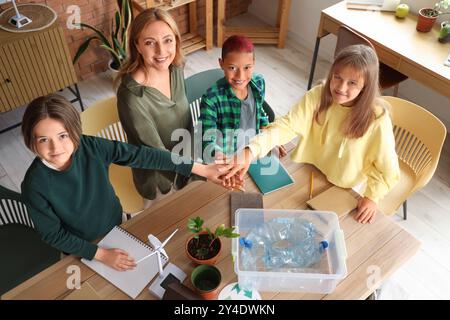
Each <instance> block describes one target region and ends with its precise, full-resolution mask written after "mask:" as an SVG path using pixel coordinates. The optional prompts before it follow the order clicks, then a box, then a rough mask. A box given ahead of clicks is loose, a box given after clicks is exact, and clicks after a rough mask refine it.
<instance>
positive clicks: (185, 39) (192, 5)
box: [132, 0, 213, 54]
mask: <svg viewBox="0 0 450 320" xmlns="http://www.w3.org/2000/svg"><path fill="white" fill-rule="evenodd" d="M132 5H133V9H134V10H135V11H136V12H137V13H139V12H141V11H143V10H145V9H148V8H154V7H158V8H160V9H162V10H166V11H170V10H173V9H175V8H178V7H181V6H184V5H188V6H189V32H188V33H186V34H183V35H181V48H182V49H183V51H184V53H185V54H189V53H191V52H194V51H197V50H200V49H202V48H205V49H206V50H209V49H211V48H212V46H213V0H206V1H205V37H204V38H203V37H202V36H201V35H199V34H198V32H197V27H198V25H197V21H198V18H197V1H196V0H176V1H172V4H167V3H166V2H163V1H161V2H158V1H155V0H134V1H132Z"/></svg>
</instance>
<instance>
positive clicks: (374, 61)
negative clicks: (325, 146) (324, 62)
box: [314, 44, 384, 138]
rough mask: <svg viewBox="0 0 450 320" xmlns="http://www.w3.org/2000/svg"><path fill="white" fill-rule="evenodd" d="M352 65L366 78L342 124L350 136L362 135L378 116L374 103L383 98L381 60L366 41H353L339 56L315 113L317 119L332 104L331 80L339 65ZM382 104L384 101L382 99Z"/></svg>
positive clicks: (327, 79) (344, 130) (346, 133)
mask: <svg viewBox="0 0 450 320" xmlns="http://www.w3.org/2000/svg"><path fill="white" fill-rule="evenodd" d="M342 67H351V68H353V69H354V70H356V71H357V72H359V73H360V75H361V76H362V77H363V78H364V88H363V89H362V90H361V92H360V93H359V95H358V97H356V98H355V101H354V104H353V106H352V108H351V112H350V113H349V115H348V117H347V119H346V120H345V121H344V123H343V124H342V130H343V133H344V135H345V136H346V137H347V138H359V137H362V136H363V135H364V134H365V133H366V131H367V129H368V128H369V126H370V125H371V124H372V122H373V121H374V120H375V118H376V114H375V105H376V103H378V101H379V100H381V99H380V98H379V97H380V88H379V62H378V57H377V54H376V53H375V51H374V50H373V49H372V48H371V47H369V46H366V45H360V44H358V45H352V46H348V47H345V48H344V49H342V50H341V51H340V52H339V54H338V55H337V56H336V58H335V60H334V62H333V65H332V66H331V69H330V72H329V73H328V76H327V78H326V80H325V84H324V85H323V89H322V94H321V97H320V104H319V106H318V108H317V109H316V112H315V114H314V120H315V121H316V122H317V123H319V124H320V123H321V121H320V119H321V116H322V114H324V113H325V112H326V111H327V110H328V108H329V107H330V106H331V105H332V104H333V97H332V96H331V91H330V82H331V79H332V77H333V74H334V73H335V72H336V70H337V69H339V68H342ZM380 104H381V105H384V104H382V103H380Z"/></svg>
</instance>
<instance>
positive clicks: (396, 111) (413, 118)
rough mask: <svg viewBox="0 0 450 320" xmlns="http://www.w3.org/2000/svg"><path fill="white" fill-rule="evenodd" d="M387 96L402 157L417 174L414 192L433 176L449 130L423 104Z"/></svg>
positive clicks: (397, 150) (400, 158) (396, 144)
mask: <svg viewBox="0 0 450 320" xmlns="http://www.w3.org/2000/svg"><path fill="white" fill-rule="evenodd" d="M383 98H384V100H385V101H387V102H388V103H389V104H390V105H391V106H392V123H393V126H394V136H395V149H396V152H397V155H398V158H399V160H400V161H402V162H403V163H405V164H406V165H408V167H410V168H411V170H412V171H413V172H414V174H415V175H416V185H415V186H414V189H413V190H412V191H411V193H412V192H414V191H415V190H417V189H419V188H422V187H423V186H424V185H426V184H427V183H428V182H429V181H430V179H431V178H432V176H433V174H434V172H435V170H436V167H437V165H438V162H439V157H440V154H441V150H442V146H443V144H444V140H445V137H446V134H447V130H446V128H445V126H444V124H443V123H442V122H441V121H440V120H439V119H438V118H437V117H436V116H434V115H433V114H432V113H431V112H429V111H427V110H425V109H424V108H422V107H421V106H419V105H417V104H415V103H412V102H410V101H406V100H404V99H400V98H396V97H388V96H384V97H383Z"/></svg>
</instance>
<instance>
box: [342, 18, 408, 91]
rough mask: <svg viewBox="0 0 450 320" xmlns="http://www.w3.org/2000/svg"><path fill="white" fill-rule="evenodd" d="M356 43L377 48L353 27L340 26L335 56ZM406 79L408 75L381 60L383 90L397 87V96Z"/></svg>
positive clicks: (381, 84)
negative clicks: (401, 83)
mask: <svg viewBox="0 0 450 320" xmlns="http://www.w3.org/2000/svg"><path fill="white" fill-rule="evenodd" d="M354 44H365V45H367V46H369V47H371V48H372V49H374V50H375V48H374V47H373V45H372V44H371V43H370V41H369V40H368V39H366V38H365V37H363V36H362V35H360V34H359V33H357V32H356V31H353V30H352V29H350V28H348V27H346V26H340V27H339V30H338V34H337V42H336V49H335V51H334V56H335V57H336V56H337V54H338V53H339V51H341V50H342V49H343V48H345V47H348V46H350V45H354ZM406 79H408V77H407V76H405V75H404V74H403V73H400V72H398V71H397V70H395V69H392V68H391V67H389V66H388V65H386V64H384V63H383V62H381V61H380V80H379V83H380V89H381V90H384V89H388V88H391V87H395V88H394V96H397V94H398V87H399V84H400V82H402V81H404V80H406Z"/></svg>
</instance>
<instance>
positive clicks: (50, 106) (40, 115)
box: [22, 94, 81, 153]
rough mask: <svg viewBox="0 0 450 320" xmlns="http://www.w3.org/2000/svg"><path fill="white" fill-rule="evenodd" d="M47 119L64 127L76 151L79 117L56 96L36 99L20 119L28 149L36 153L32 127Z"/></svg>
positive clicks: (78, 139)
mask: <svg viewBox="0 0 450 320" xmlns="http://www.w3.org/2000/svg"><path fill="white" fill-rule="evenodd" d="M47 118H51V119H55V120H58V121H60V122H61V123H62V124H63V125H64V128H65V129H66V130H67V132H68V133H69V137H70V139H71V140H72V142H73V144H74V146H75V150H76V149H77V147H78V146H79V144H80V139H81V121H80V115H79V114H78V111H77V110H76V109H75V108H74V106H73V105H72V104H71V103H70V102H69V101H68V100H67V99H66V98H64V97H62V96H60V95H57V94H49V95H47V96H43V97H39V98H36V99H34V100H33V101H31V102H30V104H29V105H28V107H27V109H26V110H25V114H24V115H23V119H22V135H23V140H24V142H25V145H26V146H27V147H28V149H30V150H31V151H33V152H34V153H36V144H35V143H36V139H35V136H34V127H35V126H36V125H37V123H38V122H39V121H41V120H43V119H47Z"/></svg>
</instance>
